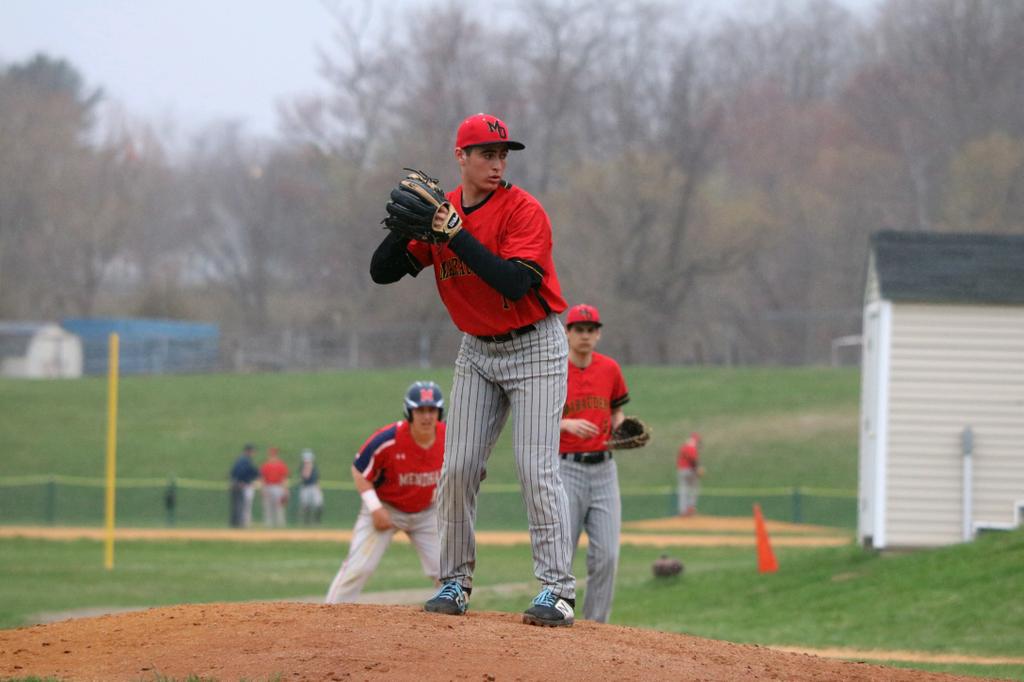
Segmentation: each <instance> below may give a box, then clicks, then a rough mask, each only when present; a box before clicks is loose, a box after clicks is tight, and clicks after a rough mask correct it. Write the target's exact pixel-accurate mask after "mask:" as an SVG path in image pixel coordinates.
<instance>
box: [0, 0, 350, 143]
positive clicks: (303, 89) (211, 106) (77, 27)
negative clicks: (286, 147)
mask: <svg viewBox="0 0 1024 682" xmlns="http://www.w3.org/2000/svg"><path fill="white" fill-rule="evenodd" d="M333 27H334V22H333V20H332V18H331V14H330V12H329V11H328V10H327V9H326V8H325V7H324V4H323V3H322V2H321V0H173V2H171V1H169V0H0V62H4V63H7V64H10V63H11V62H20V61H24V60H25V59H27V58H29V57H30V56H32V55H34V54H35V53H37V52H40V51H42V52H46V53H47V54H49V55H51V56H54V57H63V58H66V59H67V60H68V61H70V62H71V63H72V64H73V65H74V66H75V67H76V68H78V70H79V71H80V72H82V75H83V76H84V77H85V79H86V83H87V84H88V85H90V86H93V87H95V86H101V87H103V89H104V91H105V92H106V93H107V95H108V96H109V97H110V98H112V99H114V100H118V101H120V102H121V103H122V104H123V105H124V106H125V107H126V108H127V109H128V111H129V112H130V113H132V114H133V115H136V116H139V117H142V118H145V119H147V120H152V121H165V120H173V121H176V122H177V123H178V124H179V125H183V126H184V127H185V128H189V129H191V128H198V127H201V126H203V125H205V124H206V123H209V122H211V121H213V120H219V119H226V118H229V119H234V120H241V121H244V123H245V124H246V129H247V130H249V132H253V133H261V134H270V133H273V132H274V131H275V129H276V114H275V108H274V103H275V102H276V101H278V100H279V99H281V98H290V97H291V96H294V95H297V94H308V93H310V92H312V91H316V90H322V89H323V87H324V86H323V83H322V81H321V79H320V78H319V76H318V75H317V56H316V48H317V46H320V47H321V48H327V47H329V46H330V43H331V36H332V33H333Z"/></svg>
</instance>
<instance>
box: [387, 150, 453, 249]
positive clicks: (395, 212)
mask: <svg viewBox="0 0 1024 682" xmlns="http://www.w3.org/2000/svg"><path fill="white" fill-rule="evenodd" d="M404 170H407V171H409V174H408V175H406V176H405V177H404V178H403V179H402V181H401V182H399V183H398V186H397V187H395V188H394V189H393V190H391V201H389V202H388V203H387V206H385V209H387V212H388V217H387V218H385V219H384V220H382V221H381V222H382V223H384V227H385V228H386V229H388V230H391V231H392V232H394V233H396V234H398V235H399V236H401V237H403V238H405V239H415V240H417V241H421V242H427V243H428V244H443V243H445V242H447V241H448V240H449V239H451V238H452V237H454V236H455V235H456V234H458V232H459V230H461V229H462V218H460V217H459V213H458V211H456V210H455V208H454V207H453V206H452V205H451V203H449V202H448V200H447V199H446V198H445V196H444V190H443V189H441V185H440V184H439V183H438V181H437V180H436V179H435V178H432V177H430V176H429V175H427V174H426V173H424V172H423V171H418V170H415V169H412V168H406V169H404Z"/></svg>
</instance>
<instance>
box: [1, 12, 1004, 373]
mask: <svg viewBox="0 0 1024 682" xmlns="http://www.w3.org/2000/svg"><path fill="white" fill-rule="evenodd" d="M695 7H696V6H694V5H689V4H682V3H659V2H625V1H618V2H605V1H600V2H594V1H588V0H528V1H527V2H524V3H520V4H518V5H517V6H516V7H515V8H514V9H508V10H504V11H503V14H502V21H500V22H495V21H491V20H488V19H489V18H488V15H487V14H485V12H484V10H483V9H481V10H471V9H469V6H463V5H461V4H458V3H435V4H431V5H424V6H422V7H420V8H419V9H417V10H415V12H416V13H417V16H415V17H412V18H411V19H410V20H409V21H405V22H401V23H395V22H391V21H384V22H383V26H386V28H383V27H382V22H381V19H382V12H383V11H384V10H382V9H380V7H378V8H376V9H374V8H372V7H370V6H367V7H365V8H363V9H362V10H361V11H351V8H349V10H348V11H343V10H342V9H341V8H337V9H335V10H334V11H333V13H332V16H333V21H334V22H335V25H336V31H335V36H336V39H335V41H334V42H333V43H332V44H331V45H330V46H325V47H323V48H322V50H321V54H320V60H321V75H322V77H323V90H322V92H321V93H319V94H317V95H315V96H309V97H305V98H302V99H295V100H294V101H290V102H287V103H285V104H283V105H282V107H281V110H280V127H279V134H278V135H277V136H275V137H274V138H272V139H265V138H256V137H254V136H251V135H248V134H247V133H246V131H245V129H244V127H242V126H240V125H239V124H237V123H232V122H215V123H211V124H210V125H209V126H208V127H207V128H205V129H204V130H202V131H201V132H199V133H197V134H195V135H193V136H191V137H190V139H188V140H187V142H186V143H184V144H182V143H180V142H173V141H172V140H171V139H169V136H168V135H167V134H165V133H163V132H162V131H161V128H160V127H159V126H158V125H156V124H154V123H152V122H147V121H143V120H139V119H132V118H130V117H129V116H128V115H120V116H112V115H110V114H108V113H103V112H104V111H106V110H102V109H101V107H100V104H101V103H102V102H103V101H104V95H103V93H102V90H101V89H100V88H97V87H92V86H89V85H87V82H86V78H85V76H84V75H83V74H81V73H80V72H79V71H78V69H77V68H76V67H75V66H74V65H73V64H71V63H69V62H68V61H66V60H64V59H62V58H60V57H59V56H53V55H37V56H35V57H32V58H30V59H28V60H26V61H24V62H21V63H13V64H7V65H0V318H7V319H60V318H62V317H68V316H90V315H125V316H151V317H171V318H188V319H201V320H209V321H215V322H218V323H220V324H221V328H222V331H223V332H224V334H225V335H226V336H227V337H228V338H229V339H232V340H233V341H234V342H235V343H244V342H245V340H246V339H251V338H255V337H258V336H260V335H266V334H276V333H281V332H282V331H283V330H287V331H289V332H290V333H301V334H305V335H307V336H308V337H310V338H316V339H319V340H321V341H322V340H324V339H331V338H341V337H343V336H345V335H346V334H349V333H351V331H352V330H353V329H377V330H391V329H398V330H400V329H414V330H417V333H419V334H421V335H422V334H424V333H426V334H430V335H434V336H435V337H437V338H448V337H447V336H446V335H447V334H449V333H450V322H448V321H447V318H446V313H445V311H444V309H443V307H442V306H441V304H440V302H439V300H438V299H437V296H436V294H434V292H433V283H432V282H430V281H425V280H429V279H430V277H429V276H421V277H419V278H417V279H416V280H412V281H403V282H401V283H399V284H397V285H394V286H391V287H383V288H382V287H376V286H374V285H373V284H372V283H371V282H370V280H369V277H368V274H367V271H368V264H369V258H370V254H371V253H372V251H373V249H374V248H375V246H376V245H377V243H378V242H379V241H380V239H381V238H382V237H383V234H384V233H383V232H382V231H381V230H380V229H378V227H379V221H380V219H381V218H382V217H383V215H384V212H383V205H384V203H385V201H386V200H387V195H388V192H389V190H390V188H391V187H392V186H393V185H394V183H395V182H396V181H397V180H398V179H399V178H400V177H401V175H402V170H401V169H402V168H403V167H404V166H412V167H417V168H422V169H424V170H426V171H428V172H430V173H432V174H433V175H435V176H439V177H440V178H441V180H442V184H444V185H445V186H446V187H451V186H454V184H455V183H456V182H457V180H458V178H457V176H456V174H455V172H456V171H455V165H454V162H453V159H452V151H451V148H452V145H453V138H454V130H455V126H456V125H457V124H458V122H459V121H460V120H462V118H464V117H465V116H466V115H468V114H470V113H474V112H476V111H487V112H491V113H494V114H497V115H499V116H501V117H502V118H504V119H505V120H506V121H507V122H508V123H509V125H510V126H511V127H512V129H513V131H514V133H515V135H516V137H517V138H520V139H522V140H523V141H524V142H525V143H526V145H527V149H526V151H524V152H514V153H513V154H512V155H511V156H510V160H509V168H508V177H509V179H510V180H511V181H512V182H514V183H516V184H519V185H521V186H523V187H524V188H526V189H527V190H528V191H530V192H531V193H533V194H534V195H535V196H537V197H538V198H539V199H540V200H541V201H542V203H543V204H544V205H545V207H546V208H547V210H548V212H549V214H550V216H551V219H552V224H553V226H554V239H555V259H556V263H557V266H558V271H559V276H560V279H561V282H562V285H563V289H564V292H565V294H566V297H567V299H568V300H569V301H570V303H575V302H588V303H592V304H594V305H597V306H599V307H600V308H601V311H602V315H603V317H604V318H605V319H606V325H607V327H608V330H609V333H608V334H606V341H605V348H606V349H607V350H608V351H609V352H612V353H614V354H616V355H617V356H619V357H621V359H622V360H623V361H624V362H642V363H680V362H694V363H732V362H737V363H773V364H779V363H781V364H804V363H813V362H822V361H825V360H827V359H828V353H829V342H830V340H831V339H833V338H835V337H837V336H841V335H844V334H855V333H857V332H858V331H859V328H860V306H861V301H862V298H863V285H864V276H865V266H866V262H867V248H868V237H869V235H870V234H871V233H872V232H874V231H876V230H879V229H897V230H934V231H966V232H971V231H976V232H998V233H1021V232H1022V231H1024V2H1022V1H1021V0H886V1H884V2H883V3H882V4H880V5H879V6H878V7H877V9H876V11H874V12H872V13H871V14H870V15H864V16H862V15H858V14H853V13H851V12H850V11H848V10H847V9H845V8H844V6H843V5H841V4H839V3H837V2H833V1H832V0H805V1H792V2H776V3H774V4H771V3H750V4H749V6H747V7H746V8H745V9H743V10H741V11H737V12H734V13H732V14H728V15H716V16H714V17H711V16H706V15H702V14H700V13H699V12H698V11H697V10H696V9H695ZM404 11H405V12H409V10H404ZM487 11H488V12H490V11H493V10H487ZM375 13H376V14H375ZM384 18H385V19H386V17H384ZM396 26H400V27H401V28H396ZM437 26H443V27H444V33H443V35H442V36H439V35H438V34H437V30H436V27H437ZM386 337H387V335H386V334H385V335H384V338H385V339H386ZM383 343H386V341H384V342H383ZM449 354H450V353H449Z"/></svg>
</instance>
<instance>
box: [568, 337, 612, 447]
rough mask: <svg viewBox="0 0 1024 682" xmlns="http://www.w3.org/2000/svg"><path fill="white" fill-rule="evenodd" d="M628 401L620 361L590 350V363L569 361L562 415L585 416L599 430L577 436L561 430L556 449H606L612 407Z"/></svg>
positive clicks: (609, 432)
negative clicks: (583, 436) (560, 438)
mask: <svg viewBox="0 0 1024 682" xmlns="http://www.w3.org/2000/svg"><path fill="white" fill-rule="evenodd" d="M628 402H629V390H628V389H627V388H626V380H625V378H623V376H622V368H621V367H619V363H617V362H615V360H612V359H611V358H610V357H608V356H607V355H601V354H600V353H593V354H592V355H591V360H590V364H589V365H587V366H586V367H577V366H576V365H574V364H573V363H572V361H570V362H569V391H568V393H567V394H566V398H565V408H563V409H562V417H563V418H565V419H586V420H587V421H589V422H592V423H593V424H596V425H597V428H598V429H599V433H598V434H597V435H596V436H594V437H592V438H580V437H579V436H574V435H572V434H571V433H566V432H564V431H563V432H562V440H561V442H560V443H559V446H558V450H559V452H600V451H602V450H606V449H607V448H608V436H610V435H611V432H612V410H613V409H615V408H617V407H622V406H623V405H625V404H626V403H628Z"/></svg>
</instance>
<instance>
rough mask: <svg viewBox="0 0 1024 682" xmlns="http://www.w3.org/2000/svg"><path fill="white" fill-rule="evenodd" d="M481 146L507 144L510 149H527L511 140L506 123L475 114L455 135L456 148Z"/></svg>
mask: <svg viewBox="0 0 1024 682" xmlns="http://www.w3.org/2000/svg"><path fill="white" fill-rule="evenodd" d="M481 144H507V145H508V148H509V149H526V145H525V144H523V143H522V142H515V141H513V140H510V139H509V137H508V126H507V125H505V122H504V121H502V120H501V119H500V118H498V117H497V116H491V115H490V114H484V113H480V114H473V115H472V116H470V117H469V118H467V119H466V120H465V121H463V122H462V123H460V124H459V130H458V132H457V133H456V134H455V146H456V147H457V148H459V149H465V148H466V147H475V146H477V145H481Z"/></svg>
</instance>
